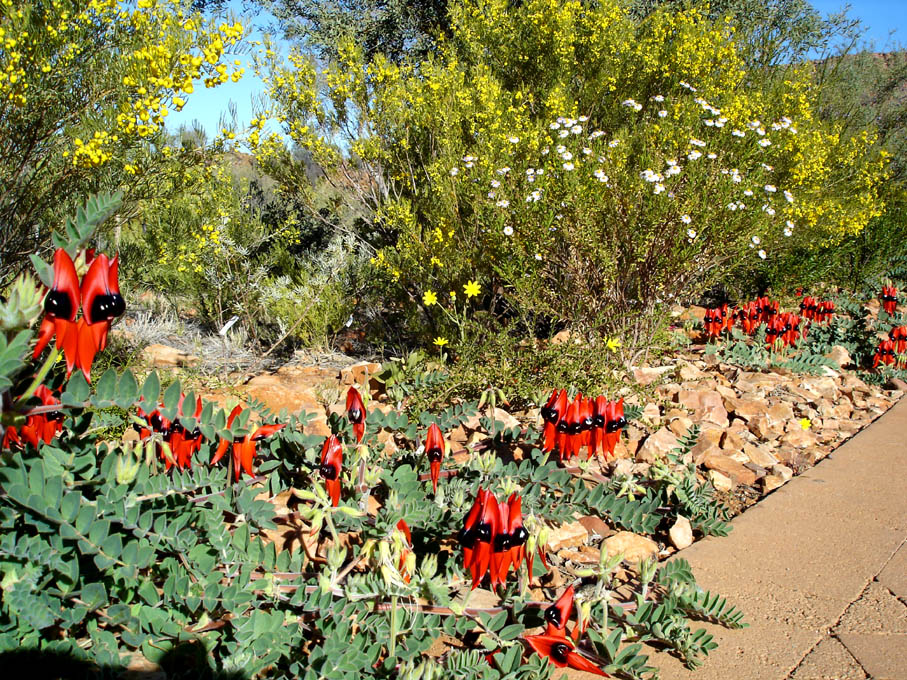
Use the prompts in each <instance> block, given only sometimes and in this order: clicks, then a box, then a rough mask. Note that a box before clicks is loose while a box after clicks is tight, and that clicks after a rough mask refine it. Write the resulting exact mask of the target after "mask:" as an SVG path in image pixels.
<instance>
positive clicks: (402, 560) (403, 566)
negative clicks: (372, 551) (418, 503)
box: [335, 503, 413, 583]
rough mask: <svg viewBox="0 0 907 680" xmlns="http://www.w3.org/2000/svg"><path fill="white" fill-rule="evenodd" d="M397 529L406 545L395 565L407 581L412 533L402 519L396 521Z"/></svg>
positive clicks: (409, 576)
mask: <svg viewBox="0 0 907 680" xmlns="http://www.w3.org/2000/svg"><path fill="white" fill-rule="evenodd" d="M335 505H336V503H335ZM397 530H398V531H400V532H401V533H402V534H403V537H404V538H405V539H406V547H404V548H403V550H402V551H401V553H400V564H399V565H398V566H397V570H398V571H399V572H400V575H401V576H403V580H404V581H406V582H407V583H409V582H410V579H411V578H412V574H410V573H409V570H407V568H406V558H407V557H408V556H409V553H410V550H411V549H412V547H413V535H412V534H411V533H410V531H409V525H408V524H407V523H406V521H405V520H402V519H401V520H400V521H399V522H397Z"/></svg>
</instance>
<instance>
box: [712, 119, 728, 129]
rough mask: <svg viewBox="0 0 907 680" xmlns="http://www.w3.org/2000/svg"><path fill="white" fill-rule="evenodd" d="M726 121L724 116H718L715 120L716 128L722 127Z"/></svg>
mask: <svg viewBox="0 0 907 680" xmlns="http://www.w3.org/2000/svg"><path fill="white" fill-rule="evenodd" d="M726 122H727V119H726V118H719V119H718V120H716V121H715V127H716V128H723V127H724V124H725V123H726Z"/></svg>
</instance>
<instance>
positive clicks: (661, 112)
mask: <svg viewBox="0 0 907 680" xmlns="http://www.w3.org/2000/svg"><path fill="white" fill-rule="evenodd" d="M667 115H668V112H667V111H665V110H664V109H661V111H659V112H658V117H659V118H665V117H666V116H667Z"/></svg>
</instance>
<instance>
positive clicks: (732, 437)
mask: <svg viewBox="0 0 907 680" xmlns="http://www.w3.org/2000/svg"><path fill="white" fill-rule="evenodd" d="M744 446H746V442H745V441H743V437H741V436H740V434H738V433H737V432H734V431H733V430H727V431H725V432H724V436H723V437H722V438H721V448H722V449H724V450H725V451H743V447H744ZM757 465H758V463H757Z"/></svg>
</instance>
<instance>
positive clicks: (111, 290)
mask: <svg viewBox="0 0 907 680" xmlns="http://www.w3.org/2000/svg"><path fill="white" fill-rule="evenodd" d="M118 271H119V258H118V257H114V258H113V259H112V260H109V259H108V258H107V256H106V255H104V254H103V253H102V254H100V255H98V256H96V257H94V258H93V259H92V261H91V266H90V267H89V268H88V272H87V273H86V274H85V276H84V277H82V286H81V292H82V319H81V320H80V321H79V341H78V343H79V367H80V368H81V369H82V372H83V373H84V374H85V378H86V379H87V380H89V381H90V380H91V364H92V363H93V362H94V358H95V355H96V354H97V353H98V352H99V351H101V350H102V349H104V348H105V347H106V346H107V333H108V331H109V330H110V324H111V322H112V321H113V320H114V319H116V318H117V317H119V316H122V315H123V312H124V311H126V302H125V301H124V300H123V296H122V295H120V284H119V277H118Z"/></svg>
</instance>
